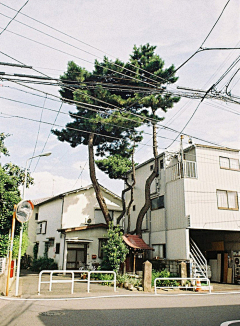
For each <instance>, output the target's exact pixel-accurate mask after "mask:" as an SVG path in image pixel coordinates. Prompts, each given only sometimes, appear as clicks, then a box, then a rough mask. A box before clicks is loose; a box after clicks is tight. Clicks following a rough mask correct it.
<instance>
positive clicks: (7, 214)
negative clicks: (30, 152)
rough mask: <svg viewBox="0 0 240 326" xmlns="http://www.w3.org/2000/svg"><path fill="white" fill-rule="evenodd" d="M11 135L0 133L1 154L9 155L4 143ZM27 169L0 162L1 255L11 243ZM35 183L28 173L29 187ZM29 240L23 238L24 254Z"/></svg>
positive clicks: (16, 241)
mask: <svg viewBox="0 0 240 326" xmlns="http://www.w3.org/2000/svg"><path fill="white" fill-rule="evenodd" d="M8 136H9V135H5V134H4V133H0V155H1V154H3V155H5V156H9V153H8V150H7V147H6V146H5V144H4V141H5V139H6V138H7V137H8ZM24 175H25V170H24V169H21V168H20V167H19V166H17V165H15V164H12V163H11V162H10V163H6V164H5V165H3V166H2V165H1V164H0V257H6V256H7V252H8V245H9V230H11V227H12V218H13V209H14V205H15V204H17V203H19V202H20V201H21V197H20V191H19V186H20V185H23V183H24ZM32 183H33V179H32V178H31V177H30V175H29V173H28V174H27V187H28V186H29V185H30V184H32ZM20 226H21V223H20V222H18V221H16V226H15V235H16V237H15V239H14V248H15V249H14V250H15V251H17V250H18V246H19V240H18V239H19V237H17V236H18V235H19V232H20ZM26 243H27V240H26V239H25V236H24V239H23V245H22V255H23V254H24V252H25V251H26V250H25V247H26Z"/></svg>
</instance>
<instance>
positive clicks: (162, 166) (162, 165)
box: [160, 160, 164, 169]
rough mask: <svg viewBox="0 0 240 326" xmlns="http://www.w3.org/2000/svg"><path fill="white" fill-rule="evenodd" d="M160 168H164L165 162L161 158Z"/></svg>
mask: <svg viewBox="0 0 240 326" xmlns="http://www.w3.org/2000/svg"><path fill="white" fill-rule="evenodd" d="M160 169H164V163H163V160H160Z"/></svg>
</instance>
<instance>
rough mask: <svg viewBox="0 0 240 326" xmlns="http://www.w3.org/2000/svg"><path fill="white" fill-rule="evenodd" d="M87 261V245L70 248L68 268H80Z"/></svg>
mask: <svg viewBox="0 0 240 326" xmlns="http://www.w3.org/2000/svg"><path fill="white" fill-rule="evenodd" d="M86 261H87V246H86V245H84V248H68V251H67V266H66V268H67V269H79V268H81V267H85V264H86Z"/></svg>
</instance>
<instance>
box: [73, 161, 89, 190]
mask: <svg viewBox="0 0 240 326" xmlns="http://www.w3.org/2000/svg"><path fill="white" fill-rule="evenodd" d="M87 162H88V159H87V161H86V162H85V164H84V166H83V168H82V171H81V172H80V174H79V176H78V178H77V180H76V182H75V183H74V185H73V187H72V190H73V189H74V187H75V186H76V184H77V182H78V180H79V179H80V177H81V175H82V174H83V171H84V169H85V166H86V165H87ZM80 168H81V166H80ZM81 187H82V185H81Z"/></svg>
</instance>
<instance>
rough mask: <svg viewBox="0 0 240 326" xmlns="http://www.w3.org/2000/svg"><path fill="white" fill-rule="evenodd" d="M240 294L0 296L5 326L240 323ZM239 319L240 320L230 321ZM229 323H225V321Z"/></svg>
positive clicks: (1, 320)
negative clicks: (54, 298)
mask: <svg viewBox="0 0 240 326" xmlns="http://www.w3.org/2000/svg"><path fill="white" fill-rule="evenodd" d="M239 308H240V294H225V295H221V294H218V295H206V294H204V295H191V296H188V295H185V296H183V295H182V296H169V295H168V296H143V295H141V296H132V297H131V296H125V297H119V296H118V297H109V298H82V299H76V298H75V299H74V300H70V299H67V300H62V301H61V300H38V301H36V300H20V299H15V300H6V299H3V298H1V299H0V325H1V326H15V325H16V326H44V325H45V326H75V325H78V326H79V325H83V326H93V325H94V326H95V325H97V326H110V325H111V326H112V325H119V326H121V325H124V326H126V325H129V326H135V325H136V326H143V325H153V326H155V325H164V326H168V325H171V326H175V325H176V326H178V325H184V326H188V325H194V326H205V325H206V326H215V325H216V326H220V325H222V326H227V325H233V326H238V325H240V309H239ZM234 320H239V322H238V323H236V322H235V323H230V322H231V321H234ZM224 323H225V324H224Z"/></svg>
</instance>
